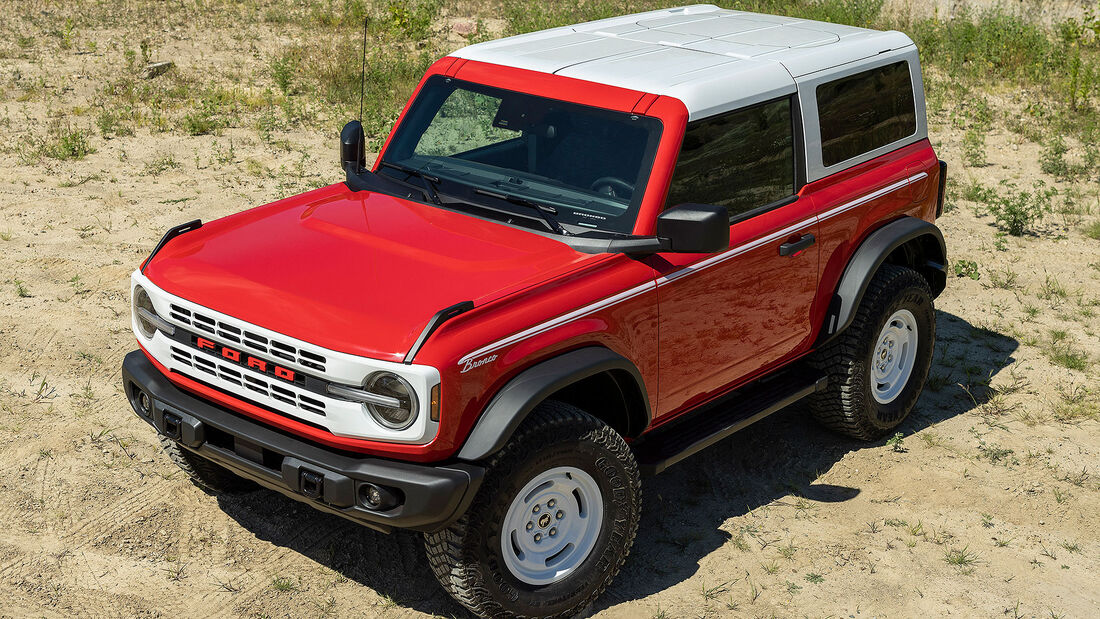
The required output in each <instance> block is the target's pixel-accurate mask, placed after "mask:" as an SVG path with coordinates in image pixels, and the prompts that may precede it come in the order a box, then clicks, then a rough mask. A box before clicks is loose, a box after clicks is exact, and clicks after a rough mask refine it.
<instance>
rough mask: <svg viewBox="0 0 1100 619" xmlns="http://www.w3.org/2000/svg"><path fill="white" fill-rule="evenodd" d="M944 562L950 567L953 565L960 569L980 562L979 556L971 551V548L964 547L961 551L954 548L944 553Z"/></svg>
mask: <svg viewBox="0 0 1100 619" xmlns="http://www.w3.org/2000/svg"><path fill="white" fill-rule="evenodd" d="M943 560H944V561H946V562H947V564H948V565H953V566H955V567H958V568H965V567H970V566H972V565H974V564H975V563H977V562H978V555H977V553H975V552H972V551H971V550H970V547H969V546H964V547H963V548H961V549H958V548H952V549H950V550H948V551H947V552H945V553H944V555H943Z"/></svg>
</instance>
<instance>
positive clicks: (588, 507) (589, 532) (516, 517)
mask: <svg viewBox="0 0 1100 619" xmlns="http://www.w3.org/2000/svg"><path fill="white" fill-rule="evenodd" d="M602 523H603V494H602V493H601V492H600V487H599V486H598V485H597V484H596V480H595V479H593V478H592V476H591V475H589V474H588V473H586V472H584V471H582V470H581V469H578V468H575V467H572V466H559V467H556V468H552V469H550V470H548V471H545V472H543V473H541V474H539V475H537V476H535V478H534V479H532V480H531V481H530V482H528V483H527V485H526V486H524V487H523V489H522V490H520V492H519V493H518V494H517V495H516V497H515V498H514V499H512V504H511V505H510V506H509V507H508V512H507V513H506V514H505V517H504V525H503V527H502V530H501V536H500V551H501V554H502V556H503V557H504V565H505V566H506V567H507V568H508V571H509V572H511V574H512V575H513V576H515V577H516V578H517V579H519V580H520V581H522V582H524V583H527V584H529V585H549V584H552V583H555V582H558V581H560V580H562V579H564V578H566V577H567V576H569V574H570V573H572V572H573V571H574V570H576V569H577V568H578V567H579V566H580V565H581V564H582V563H584V560H585V559H587V558H588V555H589V554H591V553H592V549H593V548H594V547H595V546H596V540H597V539H598V538H599V536H600V528H601V526H602Z"/></svg>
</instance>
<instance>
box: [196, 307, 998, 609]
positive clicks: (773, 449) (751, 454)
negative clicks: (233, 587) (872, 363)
mask: <svg viewBox="0 0 1100 619" xmlns="http://www.w3.org/2000/svg"><path fill="white" fill-rule="evenodd" d="M936 324H937V332H938V333H937V340H938V343H937V346H936V351H935V356H934V358H933V364H932V369H931V372H930V374H929V382H928V384H927V386H926V389H925V391H924V393H923V394H922V396H921V398H920V400H919V401H918V403H917V407H916V409H915V410H914V412H913V414H912V415H910V417H909V418H908V419H907V420H906V421H905V422H904V423H903V424H902V425H901V427H899V428H898V430H899V431H900V432H902V433H904V434H905V435H910V434H913V433H915V432H918V431H920V430H922V429H924V428H926V427H928V426H930V425H933V424H936V423H939V422H940V421H943V420H945V419H949V418H951V417H955V416H957V415H963V414H967V413H971V412H972V411H974V409H976V408H978V407H980V406H981V405H982V404H983V403H984V402H985V401H986V400H987V399H988V398H989V397H990V395H991V393H990V390H989V388H988V382H989V381H990V380H991V379H992V378H993V377H995V376H997V375H998V374H999V373H1001V372H1002V371H1004V370H1005V369H1006V368H1008V367H1009V366H1010V365H1011V364H1012V363H1013V361H1014V359H1013V358H1012V353H1013V352H1014V351H1015V350H1016V349H1017V347H1018V346H1019V343H1018V342H1017V341H1016V340H1015V339H1013V338H1011V337H1008V336H1006V335H1003V334H1000V333H996V332H993V331H989V330H986V329H983V328H981V327H977V326H974V325H971V324H969V323H968V322H966V321H965V320H963V319H961V318H959V317H957V316H954V315H952V314H949V313H946V312H942V311H937V316H936ZM884 443H885V440H882V441H879V442H878V443H870V444H869V443H863V442H858V441H853V440H849V439H846V438H843V437H840V436H838V435H836V434H834V433H832V432H829V431H827V430H824V429H822V428H821V427H820V426H818V425H816V424H814V423H813V422H812V421H811V420H810V419H809V412H808V410H807V409H806V407H805V406H802V405H795V406H792V407H790V408H788V409H787V410H785V411H782V412H780V413H777V414H775V415H772V416H771V417H769V418H767V419H764V420H762V421H760V422H759V423H757V424H755V425H753V426H750V427H749V428H747V429H745V430H743V431H741V432H739V433H737V434H735V435H734V436H732V437H730V438H729V439H726V440H724V441H722V442H721V443H719V444H717V445H714V446H713V447H711V448H710V449H708V450H707V451H706V456H705V457H701V456H699V455H696V456H693V457H691V458H689V459H687V460H685V461H684V462H682V463H680V464H678V465H676V466H673V467H672V468H670V469H669V470H667V471H665V472H664V473H662V474H661V475H658V476H656V477H653V478H647V479H645V480H643V492H644V501H643V514H642V522H641V525H640V527H639V530H638V537H637V540H636V541H635V545H634V548H635V552H633V553H632V554H631V556H630V558H629V559H628V560H627V562H626V565H624V566H623V569H622V571H620V573H619V575H618V577H617V578H616V580H615V582H614V583H613V584H612V585H611V587H610V588H609V589H608V590H607V592H606V593H605V594H604V595H603V596H602V597H601V599H600V600H599V601H597V603H596V606H595V607H594V608H593V609H592V610H593V611H599V610H602V609H605V608H608V607H610V606H614V605H616V604H619V603H622V602H625V601H630V600H635V599H639V598H644V597H646V596H649V595H652V594H654V593H657V592H660V591H662V590H664V589H667V588H669V587H671V586H673V585H675V584H678V583H680V582H682V581H683V580H685V579H687V578H690V577H691V576H693V575H694V574H695V573H696V572H697V571H698V570H699V563H700V560H701V559H703V558H704V557H706V556H707V555H709V554H711V553H712V552H714V551H716V550H718V549H719V548H721V547H722V546H724V545H726V544H727V543H730V542H731V540H732V539H733V537H734V536H733V534H732V533H731V532H730V531H728V530H726V529H725V528H723V525H724V524H725V523H726V522H728V521H729V520H730V519H731V518H736V517H738V516H742V515H744V514H747V513H749V512H750V511H752V510H754V509H756V508H758V507H762V506H766V505H770V504H773V503H775V502H776V501H779V500H781V499H784V498H786V497H789V496H796V497H802V498H804V499H806V500H808V501H812V502H818V503H834V502H841V501H847V500H849V499H851V498H853V497H855V496H857V495H858V494H859V493H860V492H861V488H854V487H846V486H833V485H828V484H820V483H815V479H816V478H817V477H818V476H820V475H821V473H823V472H825V471H827V470H829V469H830V468H831V467H832V466H833V465H835V464H836V463H837V462H838V461H839V460H840V459H841V458H843V457H844V455H845V454H847V453H849V452H851V451H855V450H859V449H867V448H874V447H876V446H878V447H881V446H882V445H883V444H884ZM218 503H219V505H220V506H221V508H222V510H223V511H224V512H225V513H226V514H227V515H229V516H230V517H231V518H233V519H234V520H236V521H237V522H238V523H239V524H240V525H241V526H242V527H244V528H245V529H248V530H249V531H251V532H252V533H254V534H255V535H256V536H257V537H258V538H260V539H263V540H266V541H268V542H270V543H272V544H275V545H277V546H281V547H284V548H288V549H290V550H293V551H295V552H298V553H300V554H302V555H304V556H306V557H308V558H309V559H311V560H313V561H316V562H317V563H320V564H322V565H324V566H326V567H328V568H331V569H332V570H334V571H335V572H337V573H338V574H340V575H342V576H343V577H346V578H348V579H350V580H353V581H355V582H358V583H360V584H362V585H365V586H366V587H369V588H371V589H373V590H374V591H376V592H378V593H379V594H381V595H384V596H388V597H389V598H390V599H392V600H393V602H395V603H397V604H399V605H401V606H404V607H407V608H410V609H414V610H417V611H421V612H425V613H432V614H438V615H454V614H458V615H462V613H463V610H462V608H461V607H460V606H459V605H458V604H457V603H455V602H453V601H451V599H450V598H449V597H448V596H447V595H446V594H445V593H444V592H443V591H442V589H440V588H439V585H438V584H437V583H436V581H435V578H434V577H433V576H432V573H431V570H430V568H429V567H428V564H427V561H426V559H425V558H424V554H423V551H422V550H421V547H420V536H419V535H417V534H413V533H408V532H396V533H393V534H391V535H384V534H381V533H376V532H374V531H370V530H367V529H364V528H362V527H360V526H358V525H355V524H353V523H350V522H345V521H344V520H342V519H340V518H338V517H336V516H330V515H327V514H322V513H319V512H316V511H314V510H312V509H311V508H310V507H308V506H306V505H302V504H300V503H298V502H296V501H293V500H291V499H288V498H286V497H284V496H282V495H279V494H277V493H275V492H269V491H266V490H258V491H256V492H252V493H249V494H246V495H239V496H220V497H218ZM638 549H646V551H645V552H638V551H637V550H638Z"/></svg>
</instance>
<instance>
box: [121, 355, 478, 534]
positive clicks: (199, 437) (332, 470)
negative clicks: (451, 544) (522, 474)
mask: <svg viewBox="0 0 1100 619" xmlns="http://www.w3.org/2000/svg"><path fill="white" fill-rule="evenodd" d="M122 377H123V386H124V389H125V393H126V396H127V398H128V399H129V401H130V403H131V405H135V404H136V402H137V399H138V392H139V390H140V392H144V393H146V394H148V395H149V397H150V398H151V400H152V402H153V411H152V414H150V415H145V414H143V413H142V412H141V411H140V408H138V407H137V406H134V411H135V412H136V413H137V415H138V417H139V418H140V419H142V420H143V421H145V422H146V423H148V424H150V425H152V426H153V427H154V428H155V429H156V430H157V431H158V432H159V433H161V434H165V435H167V433H168V432H171V433H172V434H173V435H174V436H173V437H172V438H173V440H176V441H177V442H178V443H179V444H180V445H181V446H182V447H184V448H186V449H188V450H190V451H191V452H193V453H194V454H196V455H198V456H200V457H203V458H206V459H207V460H210V461H212V462H216V463H218V464H220V465H221V466H223V467H225V468H227V469H229V470H230V471H232V472H233V473H235V474H237V475H240V476H241V477H244V478H247V479H251V480H253V481H255V482H257V483H259V484H260V485H262V486H264V487H267V488H270V489H272V490H275V491H277V492H280V493H282V494H285V495H286V496H288V497H290V498H292V499H295V500H298V501H301V502H303V503H308V504H309V505H311V506H313V507H315V508H317V509H319V510H321V511H324V512H328V513H332V514H336V515H338V516H341V517H344V518H347V519H348V520H352V521H354V522H357V523H359V524H362V525H365V526H368V527H371V528H373V529H377V530H379V531H383V532H389V531H391V530H393V529H395V528H404V529H413V530H417V531H436V530H439V529H441V528H444V527H446V526H448V525H449V524H451V523H452V522H454V521H455V520H457V519H458V518H460V517H461V516H462V514H463V513H465V511H466V509H467V507H469V504H470V502H471V501H472V500H473V497H474V495H475V494H476V493H477V489H478V487H479V486H480V484H481V479H482V477H483V475H484V469H482V468H481V467H479V466H476V465H472V464H467V463H450V464H440V465H423V464H414V463H409V462H400V461H396V460H386V459H383V458H376V457H372V456H367V455H363V454H355V453H352V452H346V451H340V450H335V449H331V448H327V447H325V446H322V445H318V444H316V443H313V442H310V441H307V440H305V439H301V438H298V437H295V436H294V435H292V434H290V433H286V432H281V431H279V430H277V429H275V428H271V427H269V426H266V425H263V424H261V423H258V422H256V421H253V420H252V419H249V418H247V417H244V416H242V415H238V414H236V413H233V412H231V411H229V410H227V409H224V408H222V407H219V406H217V405H215V404H213V403H210V402H207V401H205V400H202V399H200V398H198V397H196V396H193V395H191V394H189V393H187V392H185V391H183V390H181V389H179V388H178V387H176V386H175V385H173V384H172V383H171V382H170V381H169V380H168V378H167V377H165V376H164V375H163V374H161V373H160V372H159V371H158V370H157V369H156V368H155V367H154V366H153V364H152V363H150V362H149V360H148V358H146V357H145V354H144V353H143V352H141V351H140V350H135V351H133V352H131V353H129V354H127V355H126V358H125V359H124V360H123V363H122ZM166 418H167V419H168V420H169V421H171V422H172V423H171V424H166V423H165V419H166ZM168 425H171V427H170V428H169V427H168ZM213 435H220V436H222V437H223V438H225V437H227V436H228V437H232V446H229V445H226V444H225V443H224V441H222V442H221V444H214V443H212V442H211V441H212V440H213ZM257 450H263V451H262V452H259V453H265V452H266V454H265V455H268V454H269V455H270V457H271V458H272V459H277V460H278V461H279V464H278V468H277V469H276V468H272V466H268V465H265V463H266V462H267V459H266V458H265V459H264V462H263V463H261V462H258V461H256V460H255V459H253V458H249V457H247V455H248V454H250V453H257ZM303 474H305V475H304V476H305V479H306V480H307V482H309V483H308V484H307V487H305V488H303V486H302V479H303ZM319 478H323V480H324V481H323V482H322V484H321V486H320V487H318V486H317V484H316V482H317V480H318V479H319ZM366 483H369V484H375V485H378V486H382V487H384V488H387V489H390V490H391V491H393V490H396V491H397V493H398V494H396V496H400V497H402V498H403V500H402V502H401V503H400V504H399V505H397V506H396V507H392V508H389V509H384V510H377V511H376V510H370V509H367V508H365V507H363V506H361V505H359V504H358V501H357V488H358V487H359V486H360V485H362V484H366ZM309 495H316V498H313V497H311V496H309Z"/></svg>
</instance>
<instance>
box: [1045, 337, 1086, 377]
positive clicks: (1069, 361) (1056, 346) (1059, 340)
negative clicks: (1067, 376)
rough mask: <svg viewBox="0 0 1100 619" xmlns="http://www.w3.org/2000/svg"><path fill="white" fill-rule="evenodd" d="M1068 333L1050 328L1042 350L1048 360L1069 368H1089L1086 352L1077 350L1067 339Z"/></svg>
mask: <svg viewBox="0 0 1100 619" xmlns="http://www.w3.org/2000/svg"><path fill="white" fill-rule="evenodd" d="M1068 336H1069V334H1068V333H1067V332H1066V331H1065V330H1062V329H1052V330H1051V331H1050V340H1049V342H1048V343H1047V345H1046V346H1045V347H1044V351H1043V352H1045V353H1046V355H1047V358H1048V359H1050V362H1051V363H1053V364H1055V365H1058V366H1061V367H1064V368H1066V369H1069V370H1077V371H1079V372H1084V371H1086V370H1087V369H1088V368H1089V365H1090V360H1089V355H1088V353H1086V352H1084V351H1082V350H1079V349H1078V348H1077V347H1076V346H1075V345H1074V344H1073V343H1072V342H1070V341H1069V339H1068Z"/></svg>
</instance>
